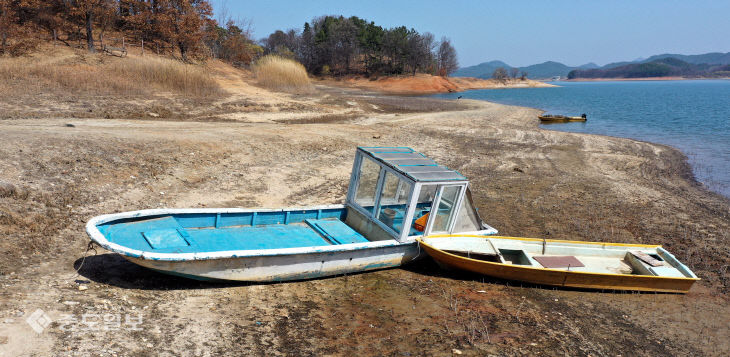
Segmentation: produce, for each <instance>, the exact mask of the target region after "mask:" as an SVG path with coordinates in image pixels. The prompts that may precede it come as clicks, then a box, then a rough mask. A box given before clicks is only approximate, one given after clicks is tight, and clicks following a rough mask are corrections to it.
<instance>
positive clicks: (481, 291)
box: [477, 290, 487, 294]
mask: <svg viewBox="0 0 730 357" xmlns="http://www.w3.org/2000/svg"><path fill="white" fill-rule="evenodd" d="M477 292H478V293H480V294H484V293H486V292H487V291H486V290H477Z"/></svg>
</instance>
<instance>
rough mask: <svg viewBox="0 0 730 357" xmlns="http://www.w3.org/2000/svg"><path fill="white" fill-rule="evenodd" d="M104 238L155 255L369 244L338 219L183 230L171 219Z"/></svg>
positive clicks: (137, 224)
mask: <svg viewBox="0 0 730 357" xmlns="http://www.w3.org/2000/svg"><path fill="white" fill-rule="evenodd" d="M104 234H105V235H106V236H107V239H109V240H110V241H112V242H114V243H117V244H119V245H122V246H125V247H128V248H132V249H137V250H141V251H149V252H156V253H197V252H216V251H230V250H257V249H280V248H300V247H317V246H328V245H336V244H349V243H365V242H369V241H368V240H367V239H366V238H365V237H363V236H362V235H361V234H359V233H357V232H356V231H355V230H353V229H352V228H350V227H349V226H348V225H346V224H345V223H344V222H342V221H340V220H339V219H332V218H330V219H307V220H305V221H304V222H297V223H291V224H271V225H261V226H233V227H220V228H215V227H200V228H183V227H182V226H181V225H180V224H179V223H178V222H177V220H175V218H174V217H172V216H165V217H160V218H154V219H147V220H141V221H134V222H125V223H118V224H114V225H111V226H108V227H107V228H106V229H105V232H104Z"/></svg>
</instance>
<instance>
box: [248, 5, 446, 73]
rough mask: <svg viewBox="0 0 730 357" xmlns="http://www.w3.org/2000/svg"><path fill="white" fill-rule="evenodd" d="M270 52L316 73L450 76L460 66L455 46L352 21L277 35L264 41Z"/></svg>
mask: <svg viewBox="0 0 730 357" xmlns="http://www.w3.org/2000/svg"><path fill="white" fill-rule="evenodd" d="M262 45H263V46H264V49H265V52H266V53H274V54H278V55H280V56H283V57H290V58H294V59H296V60H298V61H299V62H301V63H302V64H304V66H305V67H306V68H307V70H308V71H309V72H310V73H314V74H325V75H326V74H334V75H345V74H364V75H368V76H370V75H381V74H406V73H409V74H414V75H415V74H416V73H430V74H437V75H441V76H447V75H449V74H450V73H452V72H453V71H455V70H456V69H457V68H458V67H459V63H458V60H457V57H456V50H455V49H454V47H453V46H452V45H451V41H450V40H449V39H447V38H442V39H441V41H436V40H435V38H434V35H433V34H431V33H428V32H425V33H418V31H416V30H415V29H410V30H409V29H408V28H406V27H405V26H400V27H394V28H390V29H387V28H383V27H381V26H378V25H376V24H375V23H374V22H372V21H371V22H368V21H367V20H365V19H361V18H358V17H357V16H352V17H349V18H346V17H343V16H323V17H318V18H315V19H314V20H313V21H312V23H311V24H310V23H309V22H307V23H305V24H304V27H303V28H302V31H301V32H299V31H297V30H288V31H286V32H284V31H281V30H278V31H275V32H274V33H272V34H271V35H269V37H268V38H266V39H264V40H262Z"/></svg>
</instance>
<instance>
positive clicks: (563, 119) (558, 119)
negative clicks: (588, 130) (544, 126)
mask: <svg viewBox="0 0 730 357" xmlns="http://www.w3.org/2000/svg"><path fill="white" fill-rule="evenodd" d="M538 118H540V121H541V122H543V123H567V122H572V121H587V120H588V118H587V117H586V115H585V114H582V115H581V116H579V117H575V116H573V117H571V116H566V115H552V114H544V115H539V116H538Z"/></svg>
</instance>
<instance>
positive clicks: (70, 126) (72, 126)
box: [66, 123, 76, 128]
mask: <svg viewBox="0 0 730 357" xmlns="http://www.w3.org/2000/svg"><path fill="white" fill-rule="evenodd" d="M66 127H67V128H75V127H76V125H73V124H71V123H66Z"/></svg>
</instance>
